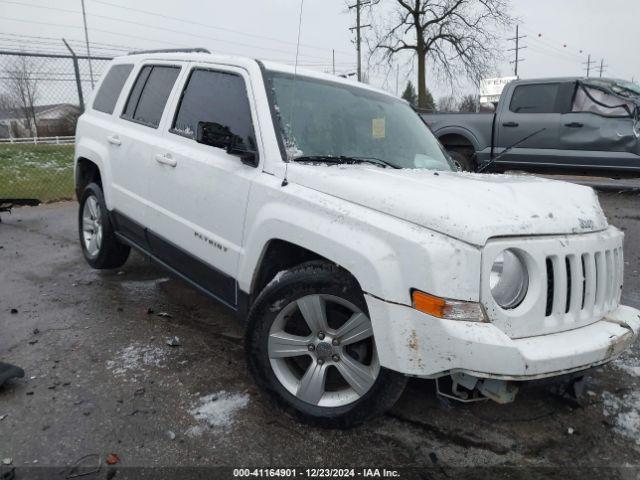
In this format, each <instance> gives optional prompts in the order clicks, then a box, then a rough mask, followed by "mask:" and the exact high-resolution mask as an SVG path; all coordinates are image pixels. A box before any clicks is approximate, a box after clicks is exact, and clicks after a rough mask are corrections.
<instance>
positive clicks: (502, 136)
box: [495, 83, 562, 167]
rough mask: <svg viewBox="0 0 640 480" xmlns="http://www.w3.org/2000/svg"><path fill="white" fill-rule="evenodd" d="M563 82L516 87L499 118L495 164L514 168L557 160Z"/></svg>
mask: <svg viewBox="0 0 640 480" xmlns="http://www.w3.org/2000/svg"><path fill="white" fill-rule="evenodd" d="M561 85H562V84H561V83H533V84H524V85H518V86H516V87H515V89H514V91H513V94H512V96H511V101H510V103H509V105H503V106H502V109H501V112H500V114H499V116H498V118H497V121H496V125H495V128H496V131H497V138H496V150H495V154H496V155H500V153H501V152H503V151H504V150H506V149H509V150H508V151H507V152H506V153H504V155H503V156H501V157H500V158H499V160H498V161H497V162H496V163H503V164H510V165H512V166H514V167H517V166H519V165H520V166H527V165H529V166H530V165H531V164H539V165H542V164H553V163H555V156H556V149H557V148H558V125H559V124H560V116H561V114H560V111H561V110H560V107H559V106H558V97H559V95H560V92H561Z"/></svg>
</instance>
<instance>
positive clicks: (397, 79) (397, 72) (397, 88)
mask: <svg viewBox="0 0 640 480" xmlns="http://www.w3.org/2000/svg"><path fill="white" fill-rule="evenodd" d="M399 88H400V64H399V63H397V64H396V97H399V96H400V90H399Z"/></svg>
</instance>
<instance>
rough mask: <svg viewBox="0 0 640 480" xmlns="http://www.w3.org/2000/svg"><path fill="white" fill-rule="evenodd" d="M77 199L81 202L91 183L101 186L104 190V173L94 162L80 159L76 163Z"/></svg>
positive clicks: (83, 158)
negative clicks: (85, 190) (83, 193)
mask: <svg viewBox="0 0 640 480" xmlns="http://www.w3.org/2000/svg"><path fill="white" fill-rule="evenodd" d="M75 181H76V198H78V200H80V197H81V196H82V192H83V191H84V189H85V188H86V187H87V185H89V184H91V183H95V184H96V185H99V186H100V188H101V189H103V190H104V188H103V185H102V173H101V172H100V167H99V166H98V164H97V163H95V162H94V161H92V160H90V159H88V158H85V157H79V158H78V160H77V162H76V178H75Z"/></svg>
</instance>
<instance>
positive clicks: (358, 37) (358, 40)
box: [349, 0, 372, 82]
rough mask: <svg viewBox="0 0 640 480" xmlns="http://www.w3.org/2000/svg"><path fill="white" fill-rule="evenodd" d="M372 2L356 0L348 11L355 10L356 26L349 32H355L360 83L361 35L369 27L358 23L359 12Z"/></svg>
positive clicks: (360, 79)
mask: <svg viewBox="0 0 640 480" xmlns="http://www.w3.org/2000/svg"><path fill="white" fill-rule="evenodd" d="M371 1H372V0H356V4H355V5H350V6H349V10H351V9H352V8H355V9H356V26H355V27H351V28H350V29H349V30H351V31H353V30H355V31H356V51H357V52H358V81H359V82H361V81H362V34H361V30H362V29H363V28H367V27H370V26H371V25H362V24H361V23H360V19H361V15H360V10H361V8H362V7H363V6H364V5H370V4H371Z"/></svg>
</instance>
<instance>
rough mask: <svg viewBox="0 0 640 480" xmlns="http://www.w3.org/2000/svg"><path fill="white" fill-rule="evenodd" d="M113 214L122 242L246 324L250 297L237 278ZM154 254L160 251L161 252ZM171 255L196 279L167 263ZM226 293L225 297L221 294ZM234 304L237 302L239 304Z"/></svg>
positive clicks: (118, 235)
mask: <svg viewBox="0 0 640 480" xmlns="http://www.w3.org/2000/svg"><path fill="white" fill-rule="evenodd" d="M110 214H111V217H112V218H113V219H114V220H115V221H114V224H115V227H116V232H115V234H116V236H117V237H118V240H120V241H121V242H122V243H125V244H127V245H129V246H130V247H132V248H134V249H136V250H138V251H139V252H141V253H142V254H143V255H146V256H147V257H149V258H150V259H151V260H153V261H154V262H155V263H157V264H158V265H160V266H162V267H163V268H165V269H166V270H168V271H169V272H171V273H172V274H174V275H175V276H177V277H178V278H180V279H182V280H184V281H185V282H187V283H188V284H189V285H191V286H192V287H194V288H196V289H197V290H198V291H200V292H202V293H203V294H205V295H206V296H208V297H209V298H211V299H213V300H215V301H217V302H219V303H221V304H222V305H224V306H225V307H227V308H228V309H230V310H231V311H233V312H234V313H235V314H236V316H237V317H238V318H239V319H240V320H241V321H242V322H244V321H245V320H246V316H247V313H248V311H249V301H250V296H249V294H248V293H246V292H243V291H242V290H240V289H239V288H238V287H237V281H236V280H235V279H234V278H232V277H229V276H227V275H225V274H223V273H222V272H220V271H218V270H216V269H215V268H213V267H210V266H209V265H207V264H205V263H204V262H202V261H200V260H199V259H197V258H195V257H193V256H192V255H190V254H189V253H187V252H185V251H183V250H181V249H180V248H179V247H177V246H175V245H173V244H171V243H170V242H167V241H165V240H164V239H162V238H161V237H159V236H158V235H156V234H154V233H153V232H150V231H149V230H148V229H146V228H144V227H143V226H141V225H138V224H137V223H135V222H133V221H132V220H129V219H128V218H127V217H125V216H123V215H122V214H119V213H118V212H115V211H112V212H110ZM132 227H133V228H132ZM129 233H133V235H129ZM132 237H133V238H132ZM152 250H158V252H154V251H152ZM174 254H175V255H174ZM167 255H169V256H171V257H173V256H175V257H176V259H177V260H180V261H179V262H178V263H179V264H180V265H185V266H187V267H188V268H189V269H190V270H192V271H193V272H194V275H193V276H192V275H189V274H188V273H186V272H181V271H179V270H177V269H176V268H175V267H174V266H173V265H171V264H169V263H168V262H167V260H166V259H165V258H166V256H167ZM213 289H215V291H213ZM222 292H224V295H222V294H221V293H222ZM234 300H236V302H235V304H234Z"/></svg>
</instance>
